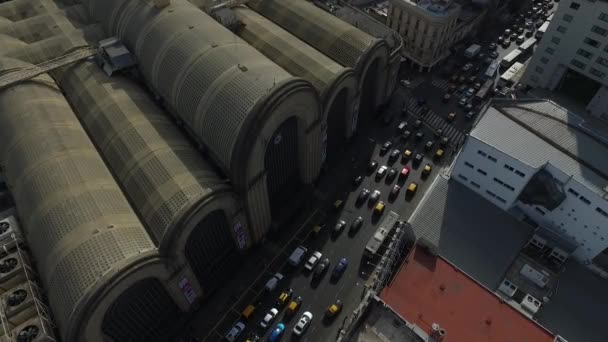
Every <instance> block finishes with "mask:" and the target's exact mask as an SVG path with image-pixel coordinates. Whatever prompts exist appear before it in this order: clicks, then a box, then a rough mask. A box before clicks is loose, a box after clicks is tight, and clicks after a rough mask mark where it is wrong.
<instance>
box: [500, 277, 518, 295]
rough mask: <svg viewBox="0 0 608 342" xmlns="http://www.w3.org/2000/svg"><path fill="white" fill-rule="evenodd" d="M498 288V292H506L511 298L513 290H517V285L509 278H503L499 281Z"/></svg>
mask: <svg viewBox="0 0 608 342" xmlns="http://www.w3.org/2000/svg"><path fill="white" fill-rule="evenodd" d="M498 290H499V291H500V292H502V293H504V294H506V295H507V296H509V297H510V298H512V297H513V295H514V294H515V292H517V286H515V284H513V283H512V282H510V281H509V280H507V279H504V280H503V281H502V283H500V286H499V287H498Z"/></svg>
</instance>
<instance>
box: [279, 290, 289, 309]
mask: <svg viewBox="0 0 608 342" xmlns="http://www.w3.org/2000/svg"><path fill="white" fill-rule="evenodd" d="M292 295H293V290H292V289H286V290H285V291H283V292H281V294H280V295H279V298H278V299H277V305H279V306H283V305H285V304H287V302H288V301H289V300H290V299H291V296H292Z"/></svg>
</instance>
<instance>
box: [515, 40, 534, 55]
mask: <svg viewBox="0 0 608 342" xmlns="http://www.w3.org/2000/svg"><path fill="white" fill-rule="evenodd" d="M536 42H537V40H536V38H529V39H528V40H526V41H525V42H523V43H521V45H520V46H519V49H520V50H521V52H522V53H523V54H526V53H532V52H533V51H532V49H533V47H534V44H536Z"/></svg>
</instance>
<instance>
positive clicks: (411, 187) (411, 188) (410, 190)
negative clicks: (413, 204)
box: [407, 182, 418, 196]
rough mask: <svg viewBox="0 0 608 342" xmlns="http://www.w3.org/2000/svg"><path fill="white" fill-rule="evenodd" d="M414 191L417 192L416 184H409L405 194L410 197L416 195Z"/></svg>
mask: <svg viewBox="0 0 608 342" xmlns="http://www.w3.org/2000/svg"><path fill="white" fill-rule="evenodd" d="M416 190H418V184H416V182H411V183H410V185H408V187H407V194H408V195H410V196H412V195H414V194H415V193H416Z"/></svg>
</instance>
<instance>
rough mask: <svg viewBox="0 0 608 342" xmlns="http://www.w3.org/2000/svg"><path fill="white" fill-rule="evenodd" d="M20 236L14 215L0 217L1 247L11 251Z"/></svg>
mask: <svg viewBox="0 0 608 342" xmlns="http://www.w3.org/2000/svg"><path fill="white" fill-rule="evenodd" d="M13 234H14V237H13ZM21 238H22V235H21V227H20V226H19V222H17V219H16V218H15V216H12V215H11V216H8V217H5V218H3V219H0V246H1V247H3V250H7V251H12V250H13V249H14V248H15V242H16V241H21Z"/></svg>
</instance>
